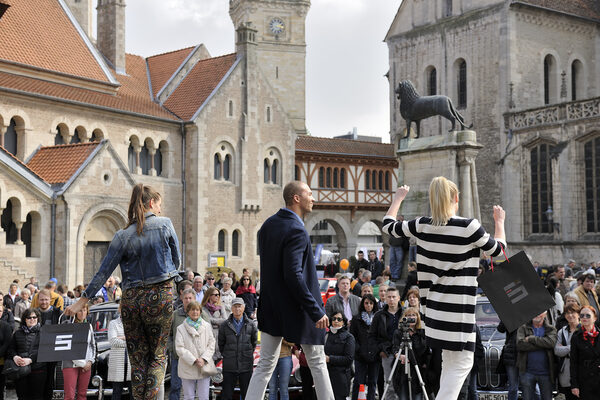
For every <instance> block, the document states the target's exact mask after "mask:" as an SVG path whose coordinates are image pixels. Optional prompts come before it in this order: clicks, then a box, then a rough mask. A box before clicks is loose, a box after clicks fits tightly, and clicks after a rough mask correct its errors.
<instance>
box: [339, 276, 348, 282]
mask: <svg viewBox="0 0 600 400" xmlns="http://www.w3.org/2000/svg"><path fill="white" fill-rule="evenodd" d="M344 279H348V282H350V278H348V277H347V276H346V275H342V276H340V277H339V279H338V283H340V282H341V281H343V280H344Z"/></svg>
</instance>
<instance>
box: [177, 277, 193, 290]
mask: <svg viewBox="0 0 600 400" xmlns="http://www.w3.org/2000/svg"><path fill="white" fill-rule="evenodd" d="M185 285H189V286H194V284H193V283H192V282H190V281H188V280H187V279H184V280H182V281H181V282H179V283H178V284H177V291H178V292H181V291H182V290H184V289H185Z"/></svg>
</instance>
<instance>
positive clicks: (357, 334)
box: [350, 294, 381, 400]
mask: <svg viewBox="0 0 600 400" xmlns="http://www.w3.org/2000/svg"><path fill="white" fill-rule="evenodd" d="M377 311H379V306H378V305H377V300H376V299H375V297H374V296H373V295H372V294H367V295H365V296H363V298H362V300H361V302H360V306H359V307H358V314H356V315H355V316H354V318H352V320H353V321H354V322H352V324H350V333H351V334H352V336H354V343H355V345H354V383H353V384H352V400H357V399H358V388H359V386H360V385H361V384H363V385H366V386H368V388H369V390H368V392H367V400H374V399H375V390H376V386H377V376H378V374H379V366H380V365H381V362H380V361H379V357H378V356H377V352H378V351H377V346H376V345H375V344H374V343H371V342H370V341H369V329H370V328H371V323H372V322H373V317H374V316H375V313H376V312H377Z"/></svg>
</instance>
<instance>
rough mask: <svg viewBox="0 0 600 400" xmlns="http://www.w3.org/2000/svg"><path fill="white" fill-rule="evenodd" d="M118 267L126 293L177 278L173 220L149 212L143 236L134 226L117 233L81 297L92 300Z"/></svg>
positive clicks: (175, 236) (176, 243)
mask: <svg viewBox="0 0 600 400" xmlns="http://www.w3.org/2000/svg"><path fill="white" fill-rule="evenodd" d="M119 264H120V265H121V274H122V276H123V281H122V283H121V287H122V289H123V290H125V289H129V288H132V287H138V286H146V285H152V284H155V283H159V282H163V281H166V280H169V279H171V278H174V277H175V276H177V275H178V271H177V270H178V269H179V264H180V253H179V242H178V241H177V234H176V233H175V228H173V223H172V222H171V220H170V219H169V218H165V217H157V216H156V215H154V214H153V213H151V212H147V213H146V221H145V223H144V230H143V232H142V234H141V235H138V234H137V232H136V225H135V224H133V225H130V226H128V227H127V228H125V229H121V230H120V231H118V232H117V233H116V234H115V236H114V238H113V240H112V241H111V242H110V245H109V246H108V252H107V253H106V256H105V257H104V259H103V260H102V264H101V265H100V269H99V270H98V272H97V273H96V275H94V278H92V281H91V282H90V284H89V285H88V287H87V289H86V290H85V292H84V293H82V296H85V297H88V298H89V297H93V296H94V295H95V294H96V292H98V290H99V289H100V288H101V287H102V285H104V283H105V282H106V280H107V279H108V277H109V276H110V275H111V274H112V272H113V271H114V270H115V268H116V267H117V265H119Z"/></svg>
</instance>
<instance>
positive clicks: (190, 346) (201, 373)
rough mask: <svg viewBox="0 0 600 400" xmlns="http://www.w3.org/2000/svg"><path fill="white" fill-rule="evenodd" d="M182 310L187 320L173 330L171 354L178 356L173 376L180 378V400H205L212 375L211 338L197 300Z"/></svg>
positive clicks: (213, 346)
mask: <svg viewBox="0 0 600 400" xmlns="http://www.w3.org/2000/svg"><path fill="white" fill-rule="evenodd" d="M185 311H186V314H187V318H186V319H185V321H184V322H183V323H182V324H181V325H179V327H177V335H176V336H175V351H177V355H178V356H179V364H178V366H177V373H178V374H179V377H180V378H181V384H182V387H183V399H184V400H194V398H195V397H196V396H197V397H198V399H199V400H208V393H209V385H210V376H211V374H213V373H215V372H216V369H215V367H214V362H213V353H214V352H215V338H214V336H213V334H212V332H211V327H210V324H209V323H208V322H206V321H204V320H203V319H202V318H201V317H200V314H201V313H202V307H201V306H200V304H199V303H198V302H197V301H192V302H190V303H189V304H188V305H187V306H186V307H185Z"/></svg>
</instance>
